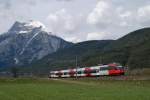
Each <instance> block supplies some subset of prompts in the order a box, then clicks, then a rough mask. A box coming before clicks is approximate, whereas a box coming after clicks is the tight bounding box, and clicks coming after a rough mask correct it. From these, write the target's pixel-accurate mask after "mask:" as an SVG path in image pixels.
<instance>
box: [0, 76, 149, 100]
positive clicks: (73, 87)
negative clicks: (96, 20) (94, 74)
mask: <svg viewBox="0 0 150 100" xmlns="http://www.w3.org/2000/svg"><path fill="white" fill-rule="evenodd" d="M0 100H150V81H148V80H147V81H137V80H90V79H89V80H86V79H85V80H84V79H83V80H75V79H74V80H72V79H55V80H54V79H53V80H50V79H30V78H24V79H5V78H4V79H0Z"/></svg>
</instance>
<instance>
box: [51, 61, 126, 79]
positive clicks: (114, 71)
mask: <svg viewBox="0 0 150 100" xmlns="http://www.w3.org/2000/svg"><path fill="white" fill-rule="evenodd" d="M124 74H125V67H124V66H121V65H120V64H116V63H110V64H106V65H98V66H92V67H82V68H78V67H77V68H72V69H65V70H56V71H50V74H49V78H70V77H99V76H112V75H124Z"/></svg>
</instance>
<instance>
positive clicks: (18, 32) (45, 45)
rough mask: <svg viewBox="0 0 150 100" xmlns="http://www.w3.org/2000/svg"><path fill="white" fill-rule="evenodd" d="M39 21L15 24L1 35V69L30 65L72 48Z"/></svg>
mask: <svg viewBox="0 0 150 100" xmlns="http://www.w3.org/2000/svg"><path fill="white" fill-rule="evenodd" d="M71 45H72V43H70V42H67V41H65V40H63V39H61V38H59V37H57V36H55V35H52V33H51V32H47V31H46V27H45V26H44V25H43V24H42V23H41V22H39V21H29V22H18V21H17V22H15V23H14V24H13V26H12V27H11V28H10V29H9V30H8V32H6V33H4V34H2V35H0V58H1V59H0V67H5V66H20V65H26V64H30V63H31V62H33V61H36V60H39V59H41V58H42V57H44V56H46V55H48V54H50V53H53V52H56V51H57V50H59V49H63V48H66V47H69V46H71Z"/></svg>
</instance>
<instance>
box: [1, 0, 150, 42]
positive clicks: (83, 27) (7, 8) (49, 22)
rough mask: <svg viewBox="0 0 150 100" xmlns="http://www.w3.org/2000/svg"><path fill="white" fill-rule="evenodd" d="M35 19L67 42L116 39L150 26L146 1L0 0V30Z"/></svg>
mask: <svg viewBox="0 0 150 100" xmlns="http://www.w3.org/2000/svg"><path fill="white" fill-rule="evenodd" d="M16 20H17V21H21V22H26V21H28V20H38V21H40V22H42V23H43V24H45V26H46V27H47V29H48V31H50V32H53V33H54V34H56V35H57V36H60V37H62V38H64V39H66V40H68V41H73V42H79V41H86V40H93V39H94V40H96V39H98V40H102V39H117V38H119V37H121V36H123V35H125V34H127V33H128V32H130V31H133V30H136V29H139V28H143V27H149V26H150V0H0V33H3V32H7V30H8V29H9V28H10V27H11V26H12V24H13V23H14V22H15V21H16Z"/></svg>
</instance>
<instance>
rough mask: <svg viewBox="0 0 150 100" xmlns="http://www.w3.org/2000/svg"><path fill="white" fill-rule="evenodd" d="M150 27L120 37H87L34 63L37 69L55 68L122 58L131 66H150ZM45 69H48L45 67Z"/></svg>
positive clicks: (117, 60) (125, 63) (107, 61)
mask: <svg viewBox="0 0 150 100" xmlns="http://www.w3.org/2000/svg"><path fill="white" fill-rule="evenodd" d="M149 45H150V28H143V29H140V30H137V31H134V32H131V33H129V34H127V35H126V36H124V37H122V38H120V39H118V40H116V41H87V42H82V43H78V44H75V45H74V46H72V47H70V48H67V49H64V50H62V51H58V52H56V53H54V54H50V55H48V56H46V57H44V58H43V59H41V60H39V61H37V62H35V63H34V64H32V65H31V66H32V68H33V69H37V70H38V69H40V71H41V72H42V69H43V70H44V69H45V70H53V69H55V70H56V69H64V68H65V67H69V68H71V67H72V66H75V56H76V55H77V56H78V65H79V66H80V67H82V66H92V65H97V64H98V63H100V60H101V61H102V63H106V64H107V63H111V62H119V63H121V64H122V65H125V66H129V68H130V69H136V68H149V67H150V66H149V65H150V56H149V55H150V46H149ZM43 72H44V71H43Z"/></svg>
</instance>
